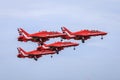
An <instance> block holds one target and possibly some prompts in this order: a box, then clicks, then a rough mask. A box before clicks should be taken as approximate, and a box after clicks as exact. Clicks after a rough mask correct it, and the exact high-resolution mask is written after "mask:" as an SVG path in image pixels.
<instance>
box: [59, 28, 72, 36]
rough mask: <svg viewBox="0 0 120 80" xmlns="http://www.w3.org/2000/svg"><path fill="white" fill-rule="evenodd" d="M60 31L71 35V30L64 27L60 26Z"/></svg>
mask: <svg viewBox="0 0 120 80" xmlns="http://www.w3.org/2000/svg"><path fill="white" fill-rule="evenodd" d="M61 29H62V32H63V33H66V34H67V35H68V36H69V37H71V36H72V32H71V31H70V30H68V29H67V28H66V27H61Z"/></svg>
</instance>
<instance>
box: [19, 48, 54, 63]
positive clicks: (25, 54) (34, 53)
mask: <svg viewBox="0 0 120 80" xmlns="http://www.w3.org/2000/svg"><path fill="white" fill-rule="evenodd" d="M17 50H18V53H19V54H18V55H17V57H18V58H26V57H28V58H33V59H34V60H36V61H37V60H38V58H40V57H42V55H49V54H51V55H52V54H55V53H56V51H52V50H45V49H43V50H33V51H29V52H26V51H24V50H23V49H22V48H20V47H19V48H17Z"/></svg>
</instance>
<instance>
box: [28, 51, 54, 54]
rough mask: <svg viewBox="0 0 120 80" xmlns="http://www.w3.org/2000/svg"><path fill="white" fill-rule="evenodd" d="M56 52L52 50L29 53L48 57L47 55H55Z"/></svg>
mask: <svg viewBox="0 0 120 80" xmlns="http://www.w3.org/2000/svg"><path fill="white" fill-rule="evenodd" d="M54 53H55V51H51V50H40V51H39V50H34V51H31V52H29V53H28V54H29V55H47V54H54Z"/></svg>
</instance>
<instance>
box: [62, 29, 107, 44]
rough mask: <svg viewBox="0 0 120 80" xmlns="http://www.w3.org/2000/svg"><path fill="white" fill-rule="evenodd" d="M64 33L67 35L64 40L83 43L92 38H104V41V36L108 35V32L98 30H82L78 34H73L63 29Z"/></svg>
mask: <svg viewBox="0 0 120 80" xmlns="http://www.w3.org/2000/svg"><path fill="white" fill-rule="evenodd" d="M61 29H62V32H63V33H65V34H66V35H65V36H62V37H61V38H62V39H75V40H82V43H84V42H85V40H87V39H89V38H90V37H92V36H102V37H101V39H103V36H104V35H107V33H106V32H102V31H98V30H81V31H77V32H71V31H70V30H68V29H67V28H66V27H61Z"/></svg>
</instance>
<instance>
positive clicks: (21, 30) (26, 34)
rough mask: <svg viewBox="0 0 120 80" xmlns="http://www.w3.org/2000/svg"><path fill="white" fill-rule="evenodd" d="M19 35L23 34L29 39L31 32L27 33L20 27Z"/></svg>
mask: <svg viewBox="0 0 120 80" xmlns="http://www.w3.org/2000/svg"><path fill="white" fill-rule="evenodd" d="M18 32H19V35H23V36H24V37H25V38H27V39H29V38H30V37H29V33H27V32H26V31H25V30H23V29H22V28H18Z"/></svg>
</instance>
